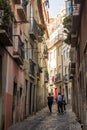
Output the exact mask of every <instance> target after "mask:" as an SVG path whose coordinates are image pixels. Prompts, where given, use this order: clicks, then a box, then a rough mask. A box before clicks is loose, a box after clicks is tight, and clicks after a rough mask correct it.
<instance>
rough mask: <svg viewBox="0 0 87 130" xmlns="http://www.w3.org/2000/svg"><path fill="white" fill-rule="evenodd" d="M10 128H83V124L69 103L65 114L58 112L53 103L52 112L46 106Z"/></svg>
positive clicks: (77, 129) (60, 129)
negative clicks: (77, 119)
mask: <svg viewBox="0 0 87 130" xmlns="http://www.w3.org/2000/svg"><path fill="white" fill-rule="evenodd" d="M8 130H81V126H80V124H79V123H78V122H77V121H76V116H75V114H74V113H73V112H72V110H71V108H70V107H69V106H68V105H67V110H66V112H65V113H64V114H58V113H57V106H56V105H53V112H52V113H51V114H50V113H49V110H48V108H44V109H43V110H42V111H40V112H38V113H37V114H36V115H34V116H31V117H28V118H27V119H25V120H24V121H23V122H21V123H17V124H16V125H14V126H12V127H11V128H9V129H8Z"/></svg>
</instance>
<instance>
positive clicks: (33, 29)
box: [30, 18, 38, 40]
mask: <svg viewBox="0 0 87 130" xmlns="http://www.w3.org/2000/svg"><path fill="white" fill-rule="evenodd" d="M30 36H31V38H32V39H33V40H35V39H37V38H38V24H37V22H36V20H35V19H34V18H30Z"/></svg>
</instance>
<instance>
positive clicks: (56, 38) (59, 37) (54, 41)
mask: <svg viewBox="0 0 87 130" xmlns="http://www.w3.org/2000/svg"><path fill="white" fill-rule="evenodd" d="M61 40H63V34H58V35H56V36H55V37H54V38H53V39H52V40H51V42H52V43H53V44H56V43H57V42H58V41H61Z"/></svg>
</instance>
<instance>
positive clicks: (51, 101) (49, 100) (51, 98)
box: [47, 93, 53, 113]
mask: <svg viewBox="0 0 87 130" xmlns="http://www.w3.org/2000/svg"><path fill="white" fill-rule="evenodd" d="M47 100H48V108H49V111H50V113H51V112H52V104H53V96H52V95H51V93H49V95H48V97H47Z"/></svg>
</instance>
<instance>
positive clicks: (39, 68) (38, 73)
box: [37, 65, 42, 79]
mask: <svg viewBox="0 0 87 130" xmlns="http://www.w3.org/2000/svg"><path fill="white" fill-rule="evenodd" d="M40 73H42V67H40V66H39V65H38V67H37V78H38V79H40Z"/></svg>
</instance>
